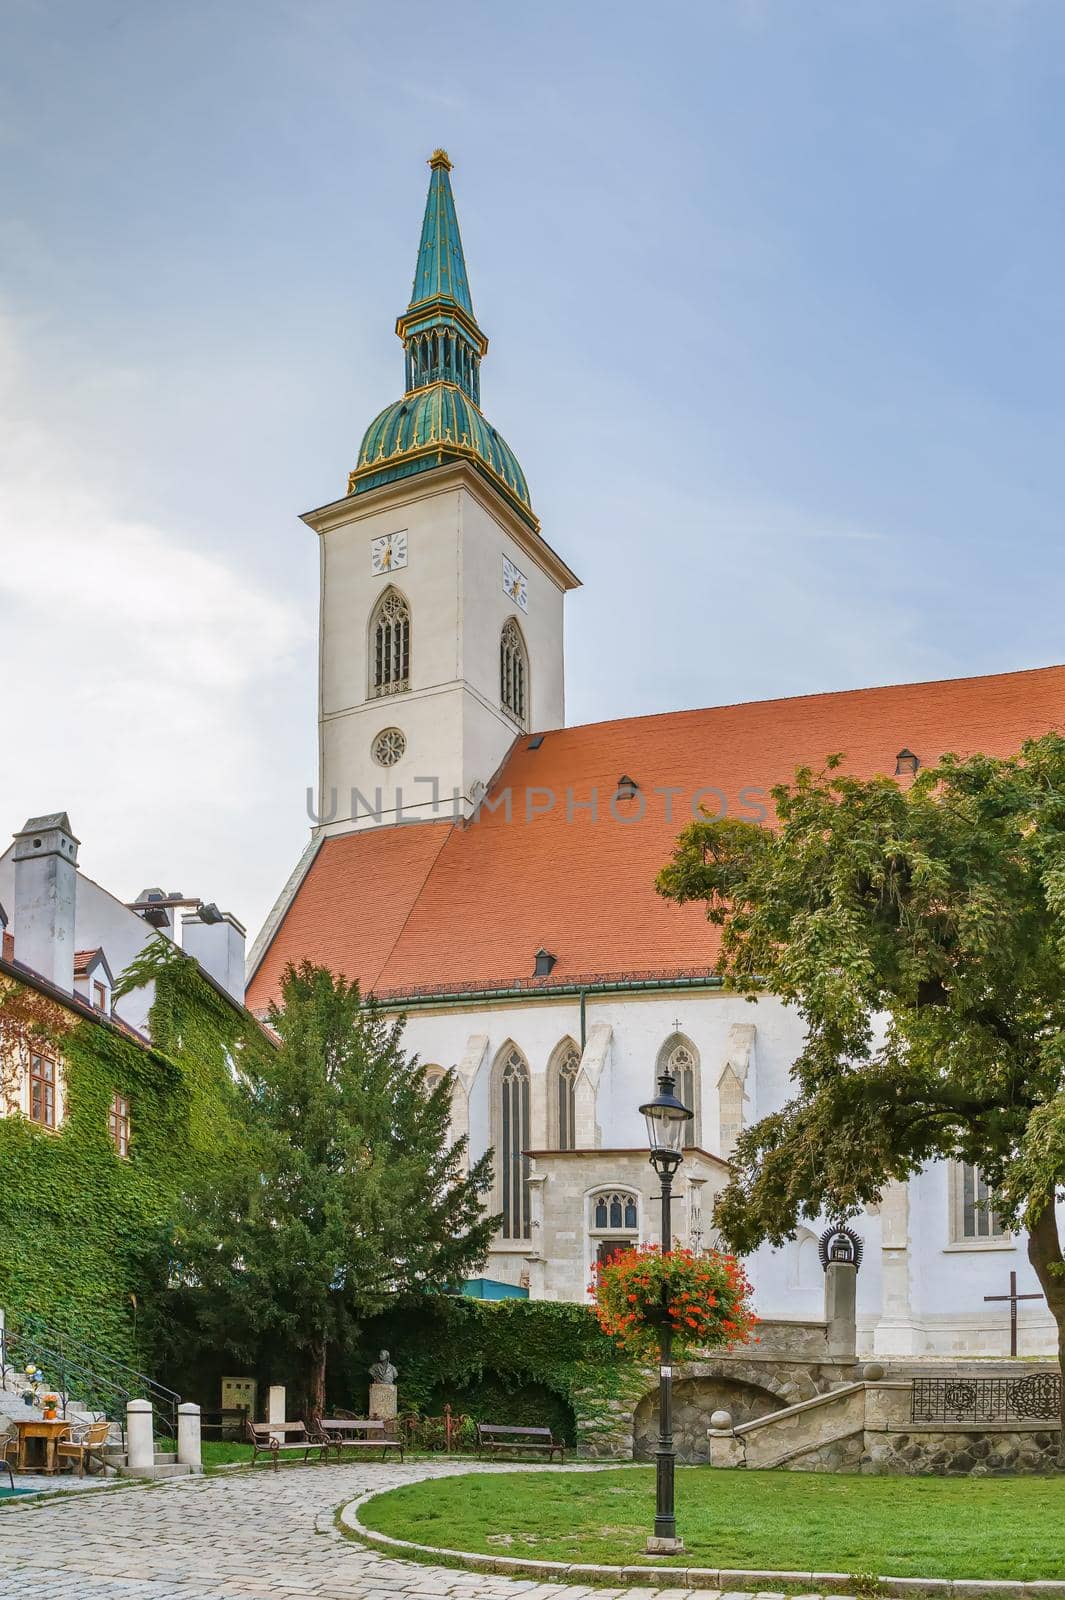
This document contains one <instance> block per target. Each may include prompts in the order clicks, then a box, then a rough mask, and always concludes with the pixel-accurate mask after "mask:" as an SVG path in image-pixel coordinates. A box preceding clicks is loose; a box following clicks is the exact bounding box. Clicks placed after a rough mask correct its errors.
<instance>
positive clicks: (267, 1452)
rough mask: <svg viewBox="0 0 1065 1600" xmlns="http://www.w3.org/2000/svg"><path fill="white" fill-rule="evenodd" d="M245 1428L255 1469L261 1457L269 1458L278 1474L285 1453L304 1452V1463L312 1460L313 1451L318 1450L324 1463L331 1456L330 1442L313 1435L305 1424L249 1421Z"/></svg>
mask: <svg viewBox="0 0 1065 1600" xmlns="http://www.w3.org/2000/svg"><path fill="white" fill-rule="evenodd" d="M245 1426H246V1427H247V1430H248V1440H249V1442H250V1444H251V1464H252V1466H253V1467H254V1465H255V1463H256V1460H257V1459H258V1457H259V1456H269V1457H270V1459H271V1461H272V1462H273V1463H274V1471H275V1472H276V1471H277V1464H278V1461H279V1460H280V1458H281V1454H282V1452H283V1451H289V1450H302V1451H303V1459H304V1461H308V1460H309V1459H310V1454H311V1451H312V1450H317V1452H318V1459H319V1461H324V1460H325V1459H326V1457H327V1455H328V1454H329V1448H330V1446H329V1440H328V1439H324V1438H322V1436H321V1435H320V1434H317V1433H313V1432H312V1431H311V1430H310V1429H309V1428H308V1427H307V1425H306V1424H305V1423H303V1422H251V1421H249V1422H247V1423H246V1424H245Z"/></svg>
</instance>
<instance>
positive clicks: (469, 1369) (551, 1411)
mask: <svg viewBox="0 0 1065 1600" xmlns="http://www.w3.org/2000/svg"><path fill="white" fill-rule="evenodd" d="M381 1349H387V1350H388V1351H389V1352H390V1354H391V1357H392V1360H393V1362H394V1364H395V1365H396V1366H397V1367H398V1369H399V1388H400V1402H401V1405H402V1407H403V1409H404V1410H407V1409H413V1410H417V1411H420V1412H422V1413H423V1414H426V1415H439V1414H440V1412H441V1411H442V1409H443V1406H444V1404H445V1402H450V1404H451V1406H452V1408H453V1409H454V1410H459V1411H464V1412H466V1413H467V1414H468V1415H470V1416H473V1417H474V1418H475V1419H476V1420H477V1421H480V1422H511V1423H514V1424H516V1425H519V1426H536V1425H551V1426H552V1427H555V1428H556V1429H557V1430H558V1431H559V1432H560V1433H561V1434H562V1435H563V1436H564V1437H565V1438H566V1439H567V1442H568V1443H570V1444H575V1445H577V1446H578V1447H579V1449H580V1450H581V1452H582V1453H583V1454H603V1455H613V1454H615V1453H616V1442H617V1435H618V1428H619V1423H621V1422H622V1421H624V1423H625V1426H626V1427H627V1429H628V1431H631V1417H632V1412H633V1409H634V1407H635V1405H636V1401H637V1399H638V1398H639V1396H640V1395H641V1394H643V1392H644V1390H645V1388H646V1387H647V1380H646V1375H645V1374H644V1373H643V1372H642V1371H641V1370H640V1369H639V1368H636V1367H634V1366H633V1364H632V1362H631V1360H629V1359H628V1358H627V1357H625V1356H623V1355H622V1354H621V1353H620V1352H619V1351H618V1349H617V1347H616V1346H615V1344H614V1342H613V1340H611V1339H609V1338H607V1337H606V1335H605V1334H603V1333H601V1332H600V1329H599V1325H598V1323H597V1322H596V1320H595V1318H594V1316H593V1315H592V1313H591V1311H590V1310H589V1308H588V1307H587V1306H584V1305H572V1304H569V1303H566V1302H561V1301H551V1300H517V1299H515V1300H496V1301H489V1300H472V1299H466V1298H464V1297H461V1296H451V1295H439V1296H434V1297H433V1298H431V1299H427V1300H425V1301H424V1302H422V1303H421V1304H419V1305H416V1306H414V1307H406V1308H396V1309H395V1310H392V1311H389V1312H387V1313H385V1314H383V1315H382V1316H379V1317H374V1318H372V1319H371V1320H370V1321H369V1322H367V1323H366V1324H365V1325H364V1327H363V1330H362V1338H361V1342H360V1346H359V1348H358V1349H356V1350H354V1351H352V1353H351V1355H350V1357H349V1358H348V1359H347V1360H346V1361H338V1362H337V1364H336V1378H337V1380H338V1386H342V1387H343V1389H344V1391H345V1392H346V1393H347V1394H348V1396H349V1400H347V1401H345V1400H343V1399H342V1398H341V1395H340V1393H338V1394H337V1397H336V1398H337V1401H338V1403H340V1404H349V1403H352V1404H354V1406H355V1408H356V1409H357V1408H358V1407H360V1406H362V1405H364V1404H365V1402H366V1398H367V1391H366V1384H367V1377H366V1373H367V1369H368V1367H369V1365H370V1362H371V1361H374V1360H376V1358H377V1352H378V1351H379V1350H381Z"/></svg>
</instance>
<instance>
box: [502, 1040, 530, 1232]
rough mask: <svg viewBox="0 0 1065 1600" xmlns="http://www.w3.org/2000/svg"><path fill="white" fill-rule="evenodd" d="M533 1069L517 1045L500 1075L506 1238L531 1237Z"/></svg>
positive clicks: (512, 1049) (503, 1207) (508, 1055)
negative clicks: (529, 1155) (530, 1068)
mask: <svg viewBox="0 0 1065 1600" xmlns="http://www.w3.org/2000/svg"><path fill="white" fill-rule="evenodd" d="M528 1146H529V1068H528V1066H527V1064H526V1061H525V1057H524V1056H523V1055H522V1053H521V1051H520V1050H519V1049H518V1047H517V1046H516V1045H511V1046H510V1048H509V1049H508V1051H507V1053H506V1055H505V1056H504V1057H503V1062H502V1067H501V1070H500V1073H499V1144H498V1152H499V1153H498V1159H499V1186H500V1200H501V1205H500V1210H501V1211H502V1213H503V1237H504V1239H527V1238H528V1237H529V1158H528V1156H527V1155H526V1154H525V1151H526V1150H527V1149H528Z"/></svg>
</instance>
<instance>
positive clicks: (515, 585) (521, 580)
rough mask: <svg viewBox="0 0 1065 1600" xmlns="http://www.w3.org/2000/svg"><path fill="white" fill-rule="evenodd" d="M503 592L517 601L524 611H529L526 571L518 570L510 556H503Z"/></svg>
mask: <svg viewBox="0 0 1065 1600" xmlns="http://www.w3.org/2000/svg"><path fill="white" fill-rule="evenodd" d="M503 593H504V594H506V595H509V596H510V598H511V599H512V600H514V601H516V603H517V604H518V605H519V606H520V607H521V609H522V610H523V611H528V609H529V585H528V584H527V583H526V581H525V574H524V572H519V571H518V568H517V567H516V566H515V565H514V563H513V561H511V560H510V558H509V556H504V557H503Z"/></svg>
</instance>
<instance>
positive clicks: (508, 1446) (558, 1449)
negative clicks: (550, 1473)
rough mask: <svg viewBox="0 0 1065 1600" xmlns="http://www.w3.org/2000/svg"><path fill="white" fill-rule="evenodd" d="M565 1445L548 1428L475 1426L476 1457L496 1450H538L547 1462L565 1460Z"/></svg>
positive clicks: (498, 1424)
mask: <svg viewBox="0 0 1065 1600" xmlns="http://www.w3.org/2000/svg"><path fill="white" fill-rule="evenodd" d="M565 1449H566V1447H565V1445H564V1444H563V1443H562V1441H561V1440H560V1439H556V1438H555V1436H554V1434H553V1433H552V1432H551V1429H550V1428H511V1427H507V1426H506V1425H505V1424H503V1423H501V1422H479V1423H478V1424H477V1455H478V1457H480V1456H481V1455H483V1454H484V1452H485V1451H486V1450H487V1451H496V1450H512V1451H513V1450H538V1451H540V1452H541V1453H543V1454H545V1455H546V1456H547V1459H548V1460H549V1461H552V1460H554V1458H555V1456H556V1455H557V1456H558V1459H559V1460H560V1461H563V1460H565Z"/></svg>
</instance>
